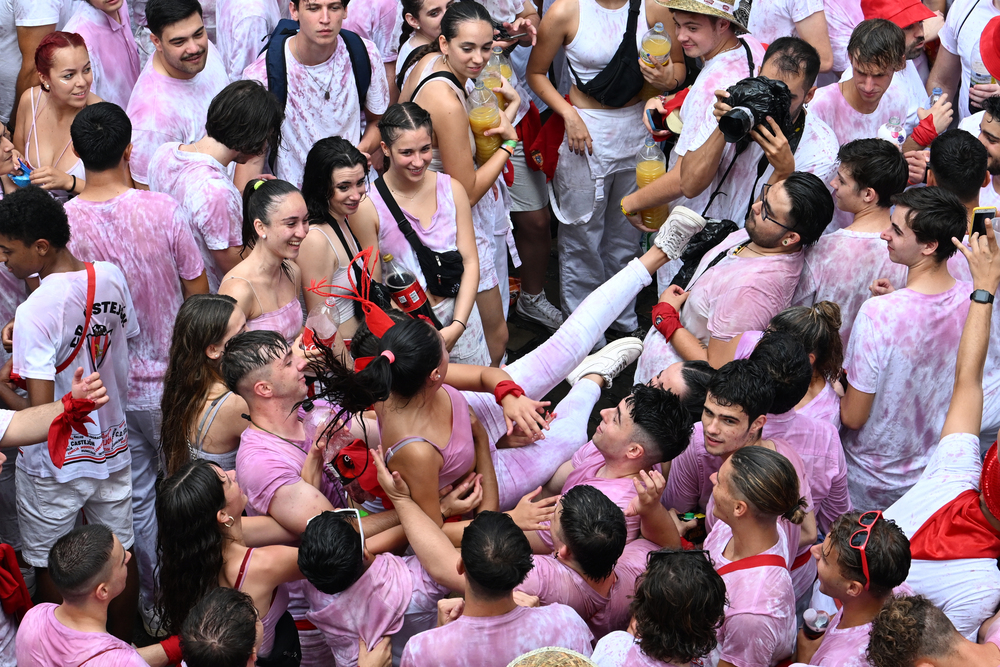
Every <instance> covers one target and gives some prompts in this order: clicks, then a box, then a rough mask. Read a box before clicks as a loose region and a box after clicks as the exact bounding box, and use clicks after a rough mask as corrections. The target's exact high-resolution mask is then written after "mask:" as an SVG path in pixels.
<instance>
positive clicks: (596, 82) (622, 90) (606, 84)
mask: <svg viewBox="0 0 1000 667" xmlns="http://www.w3.org/2000/svg"><path fill="white" fill-rule="evenodd" d="M641 1H642V0H629V8H628V23H627V24H626V26H625V34H624V35H622V41H621V44H619V45H618V50H617V51H615V55H613V56H611V60H610V61H609V62H608V64H607V65H605V66H604V69H602V70H601V71H600V72H598V74H597V76H595V77H594V78H593V79H591V80H590V81H588V82H587V83H584V82H583V81H581V80H580V77H579V76H578V75H577V73H576V71H575V70H574V69H573V66H572V65H570V66H569V71H570V72H572V73H573V78H574V79H576V87H577V88H578V89H579V90H580V92H581V93H583V94H584V95H588V96H590V97H592V98H594V99H595V100H597V101H598V102H600V103H601V104H603V105H605V106H608V107H613V108H616V109H620V108H622V107H623V106H625V105H626V104H628V103H629V101H630V100H631V99H632V98H633V97H635V96H636V95H638V94H639V91H640V90H642V85H643V84H644V83H645V82H646V79H645V78H643V76H642V70H640V69H639V50H638V49H637V48H636V45H635V32H636V29H637V27H638V23H639V3H640V2H641Z"/></svg>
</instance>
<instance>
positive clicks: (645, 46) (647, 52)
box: [639, 31, 670, 100]
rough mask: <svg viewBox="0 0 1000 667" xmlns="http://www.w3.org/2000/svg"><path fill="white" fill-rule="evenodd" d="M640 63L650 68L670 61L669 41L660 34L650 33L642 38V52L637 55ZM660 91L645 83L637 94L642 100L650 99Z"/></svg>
mask: <svg viewBox="0 0 1000 667" xmlns="http://www.w3.org/2000/svg"><path fill="white" fill-rule="evenodd" d="M639 57H640V58H642V62H643V63H645V64H646V65H648V66H650V67H652V66H653V65H661V64H663V63H665V62H667V61H669V60H670V39H668V38H667V36H666V35H664V34H662V33H654V32H652V31H650V32H649V33H646V35H645V36H644V37H643V38H642V51H641V52H640V53H639ZM661 92H662V91H660V90H657V89H656V88H655V87H654V86H653V85H652V84H650V83H649V82H646V83H645V84H643V86H642V90H641V91H640V92H639V96H640V97H642V99H644V100H648V99H651V98H653V97H656V96H657V95H659V94H660V93H661Z"/></svg>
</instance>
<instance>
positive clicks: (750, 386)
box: [708, 359, 774, 424]
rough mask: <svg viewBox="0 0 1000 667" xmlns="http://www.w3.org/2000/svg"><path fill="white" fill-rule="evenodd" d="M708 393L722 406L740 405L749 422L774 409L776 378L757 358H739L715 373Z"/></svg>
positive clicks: (709, 384) (751, 422)
mask: <svg viewBox="0 0 1000 667" xmlns="http://www.w3.org/2000/svg"><path fill="white" fill-rule="evenodd" d="M708 394H709V395H711V397H712V399H713V400H714V401H715V402H716V403H718V404H719V405H723V406H725V407H727V408H728V407H732V406H734V405H735V406H738V407H740V408H742V409H743V412H745V413H746V415H747V424H753V422H754V420H755V419H757V417H760V416H761V415H766V414H767V413H768V412H770V411H771V404H772V403H774V381H773V380H771V376H770V375H769V374H768V372H767V370H766V369H765V368H764V367H763V366H762V365H761V364H759V363H757V362H756V361H750V360H749V359H735V360H733V361H730V362H729V363H728V364H726V365H725V366H723V367H722V368H720V369H719V370H718V371H716V372H715V377H713V378H712V379H711V381H710V382H709V383H708Z"/></svg>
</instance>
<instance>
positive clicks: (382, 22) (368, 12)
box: [344, 0, 403, 63]
mask: <svg viewBox="0 0 1000 667" xmlns="http://www.w3.org/2000/svg"><path fill="white" fill-rule="evenodd" d="M344 27H345V28H347V29H348V30H350V31H352V32H356V33H358V35H360V36H361V37H364V38H365V39H367V40H369V41H371V42H372V43H373V44H374V45H375V48H377V49H378V52H379V54H381V57H382V62H386V63H392V62H396V57H397V55H398V53H399V37H400V35H402V34H403V11H402V9H400V4H399V0H352V3H351V11H349V12H347V18H345V19H344Z"/></svg>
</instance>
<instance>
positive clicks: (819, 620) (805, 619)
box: [802, 609, 830, 639]
mask: <svg viewBox="0 0 1000 667" xmlns="http://www.w3.org/2000/svg"><path fill="white" fill-rule="evenodd" d="M829 625H830V614H828V613H826V612H825V611H823V610H822V609H806V610H805V612H803V613H802V632H803V633H804V634H805V636H806V637H807V638H808V639H819V638H820V637H822V636H823V635H824V634H826V629H827V627H829Z"/></svg>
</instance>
